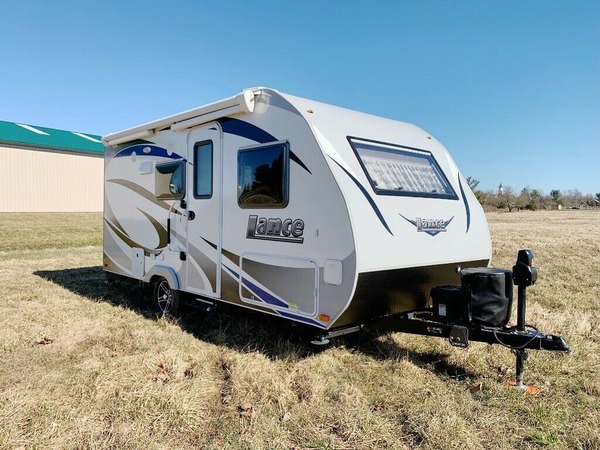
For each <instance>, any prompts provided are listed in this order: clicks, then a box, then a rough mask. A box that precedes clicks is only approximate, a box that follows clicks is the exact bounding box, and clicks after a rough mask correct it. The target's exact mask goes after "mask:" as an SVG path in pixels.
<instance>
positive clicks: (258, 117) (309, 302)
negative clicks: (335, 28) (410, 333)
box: [103, 88, 491, 330]
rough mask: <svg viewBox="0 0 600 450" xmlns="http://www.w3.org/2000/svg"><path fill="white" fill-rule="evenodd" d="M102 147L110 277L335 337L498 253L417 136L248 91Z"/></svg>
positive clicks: (459, 181) (108, 139) (479, 217)
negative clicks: (154, 285)
mask: <svg viewBox="0 0 600 450" xmlns="http://www.w3.org/2000/svg"><path fill="white" fill-rule="evenodd" d="M103 140H104V142H105V144H106V156H105V186H104V192H105V200H104V202H105V203H104V256H103V260H104V261H103V262H104V269H105V271H106V272H107V274H108V275H109V276H124V277H127V278H130V279H135V280H139V281H140V282H144V283H150V284H152V283H156V282H157V281H161V282H162V283H165V286H167V285H168V286H167V287H168V289H170V290H172V291H173V292H175V293H185V294H186V297H188V298H190V299H196V300H199V301H200V302H207V301H208V302H215V303H218V302H228V303H232V304H235V305H239V306H242V307H245V308H249V309H253V310H256V311H261V312H264V313H267V314H273V315H276V316H280V317H283V318H287V319H291V320H294V321H297V322H301V323H303V324H306V325H310V326H313V327H316V328H319V329H321V330H336V329H344V328H347V327H352V326H357V325H360V324H362V323H365V322H366V321H369V320H372V319H374V318H377V317H383V316H387V315H390V314H396V313H402V312H405V311H411V310H415V309H418V308H421V307H424V306H426V305H427V304H428V301H429V295H430V291H431V288H432V287H434V286H439V285H446V284H457V282H458V283H460V271H461V269H464V268H468V267H482V266H483V267H485V266H488V264H489V261H490V258H491V244H490V236H489V231H488V227H487V222H486V219H485V216H484V213H483V210H482V208H481V206H480V205H479V203H478V201H477V199H476V198H475V196H474V195H473V193H472V191H471V190H470V188H469V186H468V183H467V181H466V180H465V178H464V177H463V176H462V175H461V173H460V172H459V170H458V168H457V166H456V164H455V163H454V161H453V160H452V158H451V157H450V155H449V153H448V151H447V150H446V149H445V148H444V147H443V146H442V145H441V144H440V143H439V142H438V141H437V140H436V139H434V138H432V137H431V136H430V135H429V134H428V133H426V132H425V131H423V130H422V129H420V128H418V127H416V126H414V125H410V124H407V123H402V122H398V121H394V120H389V119H385V118H380V117H376V116H372V115H369V114H364V113H360V112H356V111H351V110H348V109H344V108H339V107H335V106H331V105H327V104H323V103H319V102H315V101H312V100H307V99H303V98H298V97H294V96H291V95H287V94H283V93H280V92H278V91H275V90H272V89H267V88H255V89H246V90H244V91H242V92H241V93H240V94H238V95H236V96H234V97H231V98H228V99H225V100H222V101H220V102H216V103H213V104H210V105H207V106H204V107H201V108H197V109H194V110H190V111H186V112H184V113H180V114H176V115H173V116H170V117H166V118H164V119H160V120H157V121H154V122H150V123H147V124H143V125H140V126H137V127H134V128H131V129H128V130H125V131H122V132H119V133H114V134H110V135H107V136H105V137H104V138H103ZM156 295H160V293H159V294H156Z"/></svg>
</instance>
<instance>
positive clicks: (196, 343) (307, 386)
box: [0, 211, 600, 449]
mask: <svg viewBox="0 0 600 450" xmlns="http://www.w3.org/2000/svg"><path fill="white" fill-rule="evenodd" d="M489 220H490V228H491V231H492V238H493V244H494V248H495V251H494V265H496V266H504V267H510V266H512V264H513V263H514V261H513V260H514V258H515V256H516V251H517V250H518V249H519V248H521V247H525V246H528V247H531V248H532V249H534V251H535V254H536V263H537V266H538V268H539V271H540V276H539V281H538V284H536V286H535V287H534V288H532V289H531V290H530V293H529V321H530V322H533V323H535V324H537V325H538V326H539V327H540V328H541V329H542V330H544V331H547V332H554V333H562V334H563V335H565V336H566V338H567V339H568V341H569V343H570V344H571V345H572V347H573V353H571V354H570V355H560V354H552V353H543V352H536V353H532V354H531V358H530V359H529V360H528V362H527V372H526V380H527V381H529V382H534V383H535V384H536V386H537V387H539V388H540V389H541V393H540V395H538V396H526V395H523V394H520V393H519V392H517V391H514V390H511V389H509V388H507V387H506V383H507V382H508V381H509V380H510V379H511V378H512V376H513V356H512V354H511V353H510V352H509V351H508V350H506V349H503V348H500V347H498V346H489V345H484V344H478V343H475V344H473V345H471V346H470V347H469V348H468V349H466V350H460V349H455V348H453V347H450V346H449V345H448V343H447V342H445V341H443V340H441V339H435V338H424V337H417V336H410V335H403V334H399V333H396V334H391V335H384V336H379V337H374V336H364V335H361V336H354V337H349V338H347V339H341V340H339V341H337V342H336V343H335V345H334V346H332V347H330V348H328V349H326V350H324V351H321V352H315V351H313V350H311V349H310V348H309V347H308V346H306V345H304V344H303V343H302V342H301V341H300V340H299V338H298V335H297V333H294V332H293V329H292V330H290V327H289V324H288V323H281V322H278V321H276V320H274V319H273V320H271V319H265V318H264V317H262V316H257V317H254V316H250V317H245V316H244V315H242V314H239V313H237V314H236V313H226V314H225V313H221V314H214V315H204V314H199V313H190V314H186V315H184V316H183V317H182V318H181V319H180V320H179V321H178V322H169V321H165V320H156V319H155V318H154V316H153V314H152V313H151V311H150V309H149V308H148V307H147V306H146V305H147V303H146V301H145V299H144V297H143V295H142V293H141V292H140V291H138V290H137V289H135V288H130V287H127V286H113V285H108V284H106V283H105V282H104V277H103V274H102V270H101V269H100V268H99V266H100V264H101V247H100V241H101V232H100V221H101V218H100V216H99V215H97V214H77V215H64V214H62V215H61V214H55V215H46V214H41V215H29V214H27V215H24V214H19V215H13V214H0V274H1V275H2V279H3V281H4V289H3V290H2V292H3V294H4V295H3V299H2V302H0V356H1V359H0V360H1V364H0V423H2V426H0V447H1V448H7V449H13V448H22V449H29V448H57V449H58V448H60V449H62V448H119V449H121V448H145V449H154V448H182V449H183V448H202V449H204V448H207V449H238V448H247V449H263V448H273V449H290V448H297V449H304V448H318V449H371V448H400V449H402V448H422V449H439V448H444V449H445V448H456V449H463V448H470V449H489V448H492V449H507V448H526V449H528V448H531V449H536V448H551V449H563V448H564V449H571V448H579V449H597V448H600V412H599V411H600V401H599V396H600V375H599V373H598V367H599V363H600V357H599V355H600V329H599V325H598V324H599V319H600V279H599V271H598V267H600V226H599V225H600V213H599V212H587V211H562V212H542V213H512V214H490V215H489ZM23 249H27V250H23Z"/></svg>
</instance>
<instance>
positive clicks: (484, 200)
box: [467, 177, 600, 211]
mask: <svg viewBox="0 0 600 450" xmlns="http://www.w3.org/2000/svg"><path fill="white" fill-rule="evenodd" d="M467 182H468V183H469V187H470V188H471V190H472V191H473V192H474V193H475V196H476V197H477V200H479V203H481V205H482V206H484V207H487V208H489V209H494V208H497V209H508V211H513V210H524V209H526V210H531V211H536V210H538V209H561V208H572V209H579V208H599V207H600V192H597V193H596V194H583V193H582V192H581V191H580V190H579V189H569V190H566V191H564V192H563V191H561V190H559V189H552V190H551V191H550V193H549V194H546V193H544V191H542V190H541V189H532V188H530V187H529V186H525V187H524V188H523V189H521V190H520V191H516V190H515V189H513V188H512V186H502V185H500V186H498V189H497V190H496V191H494V190H491V189H490V190H487V191H484V190H481V189H478V186H479V180H476V179H475V178H473V177H467Z"/></svg>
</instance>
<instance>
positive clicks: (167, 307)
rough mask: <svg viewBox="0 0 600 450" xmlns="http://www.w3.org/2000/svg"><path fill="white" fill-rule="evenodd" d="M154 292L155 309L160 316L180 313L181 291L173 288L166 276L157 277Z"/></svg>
mask: <svg viewBox="0 0 600 450" xmlns="http://www.w3.org/2000/svg"><path fill="white" fill-rule="evenodd" d="M153 292H154V294H153V296H152V299H153V301H154V309H155V311H156V313H157V314H158V316H159V317H169V316H176V315H177V314H179V291H177V290H175V289H172V288H171V286H170V285H169V282H168V281H167V280H166V279H165V278H163V277H159V278H157V279H156V281H155V282H154V290H153Z"/></svg>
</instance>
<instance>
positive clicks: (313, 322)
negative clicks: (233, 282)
mask: <svg viewBox="0 0 600 450" xmlns="http://www.w3.org/2000/svg"><path fill="white" fill-rule="evenodd" d="M223 267H224V268H225V269H227V271H229V272H230V273H231V274H232V275H233V276H234V278H236V279H238V280H239V279H240V276H239V275H238V274H237V273H236V272H235V271H234V270H232V269H230V268H229V267H227V266H225V265H223ZM242 280H243V282H244V283H245V284H248V285H249V286H248V287H252V290H256V291H260V292H262V295H264V296H266V297H267V298H271V299H272V300H274V301H275V302H274V303H271V304H273V305H278V304H277V303H276V302H278V303H279V304H281V305H282V306H284V307H286V308H288V305H286V304H284V303H281V302H280V301H279V300H277V299H276V298H275V297H273V296H271V295H270V294H268V293H266V292H265V291H263V290H262V289H260V288H258V286H255V285H253V284H252V283H249V282H248V280H246V279H245V278H243V279H242ZM255 294H256V295H258V296H259V298H260V295H261V294H258V293H257V292H255ZM260 300H262V301H264V302H265V303H267V304H269V303H270V302H268V301H266V300H264V299H262V298H261V299H260ZM273 312H275V313H277V314H279V315H281V316H283V317H287V318H288V319H295V320H298V321H300V322H304V323H307V324H309V325H315V326H317V327H319V328H326V327H325V325H323V324H322V323H320V322H317V321H316V320H313V319H310V318H308V317H304V316H299V315H297V314H293V313H290V312H285V311H278V310H273Z"/></svg>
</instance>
